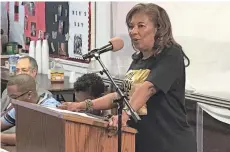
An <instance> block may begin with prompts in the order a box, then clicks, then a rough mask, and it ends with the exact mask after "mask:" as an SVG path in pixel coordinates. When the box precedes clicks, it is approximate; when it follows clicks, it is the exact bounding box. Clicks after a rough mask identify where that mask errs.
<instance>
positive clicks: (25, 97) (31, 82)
mask: <svg viewBox="0 0 230 152" xmlns="http://www.w3.org/2000/svg"><path fill="white" fill-rule="evenodd" d="M7 93H8V96H9V98H10V100H20V101H25V102H29V103H33V104H39V105H42V106H45V107H56V106H57V105H59V104H60V102H58V101H56V100H55V99H54V98H53V97H52V96H51V95H49V94H48V93H44V94H42V95H40V96H39V95H38V92H37V90H36V83H35V79H34V78H33V77H32V76H30V75H27V74H19V75H16V76H14V77H11V78H10V80H9V81H8V83H7ZM15 118H16V117H15V109H14V108H13V105H12V104H11V105H10V107H9V108H8V109H7V111H5V112H4V113H2V115H1V131H4V130H6V129H9V128H11V127H13V126H15ZM1 143H3V144H8V145H15V143H16V134H15V133H12V134H6V133H5V134H1Z"/></svg>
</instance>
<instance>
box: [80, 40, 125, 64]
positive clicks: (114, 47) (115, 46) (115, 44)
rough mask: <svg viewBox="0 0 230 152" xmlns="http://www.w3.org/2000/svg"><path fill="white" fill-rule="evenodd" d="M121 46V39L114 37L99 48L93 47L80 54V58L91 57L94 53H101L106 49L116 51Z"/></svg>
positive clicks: (122, 43)
mask: <svg viewBox="0 0 230 152" xmlns="http://www.w3.org/2000/svg"><path fill="white" fill-rule="evenodd" d="M123 47H124V42H123V40H122V39H121V38H119V37H114V38H112V39H111V40H110V41H109V43H108V44H107V45H105V46H103V47H101V48H99V49H94V50H92V51H90V52H89V53H87V54H84V55H82V58H83V59H84V60H85V59H88V58H93V57H94V54H95V53H97V54H102V53H105V52H108V51H113V52H116V51H118V50H120V49H122V48H123Z"/></svg>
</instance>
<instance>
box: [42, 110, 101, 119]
mask: <svg viewBox="0 0 230 152" xmlns="http://www.w3.org/2000/svg"><path fill="white" fill-rule="evenodd" d="M46 108H49V109H51V110H54V111H58V112H60V113H67V114H74V115H79V116H83V117H88V118H93V119H98V118H97V117H93V116H89V115H87V114H86V113H82V112H72V111H68V110H62V109H58V108H52V107H46Z"/></svg>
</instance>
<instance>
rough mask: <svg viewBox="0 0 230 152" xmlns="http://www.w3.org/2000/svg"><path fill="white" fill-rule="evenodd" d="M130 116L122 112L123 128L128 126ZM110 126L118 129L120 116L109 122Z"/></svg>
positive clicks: (112, 118) (113, 117)
mask: <svg viewBox="0 0 230 152" xmlns="http://www.w3.org/2000/svg"><path fill="white" fill-rule="evenodd" d="M128 120H129V116H128V115H127V113H126V112H124V111H123V112H122V126H127V121H128ZM109 126H113V127H118V115H115V116H112V117H111V118H110V120H109Z"/></svg>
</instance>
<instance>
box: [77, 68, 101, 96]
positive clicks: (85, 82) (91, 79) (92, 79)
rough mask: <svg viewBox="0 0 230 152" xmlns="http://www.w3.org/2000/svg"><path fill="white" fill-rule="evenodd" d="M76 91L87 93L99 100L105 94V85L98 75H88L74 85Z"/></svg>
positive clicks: (80, 78)
mask: <svg viewBox="0 0 230 152" xmlns="http://www.w3.org/2000/svg"><path fill="white" fill-rule="evenodd" d="M74 90H75V91H76V92H79V91H82V92H87V93H89V95H90V96H93V97H95V98H98V97H101V96H102V95H103V93H104V92H105V84H104V82H103V80H102V78H101V77H100V76H98V75H97V74H95V73H87V74H84V75H82V76H81V77H79V78H78V79H77V81H76V82H75V83H74Z"/></svg>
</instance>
